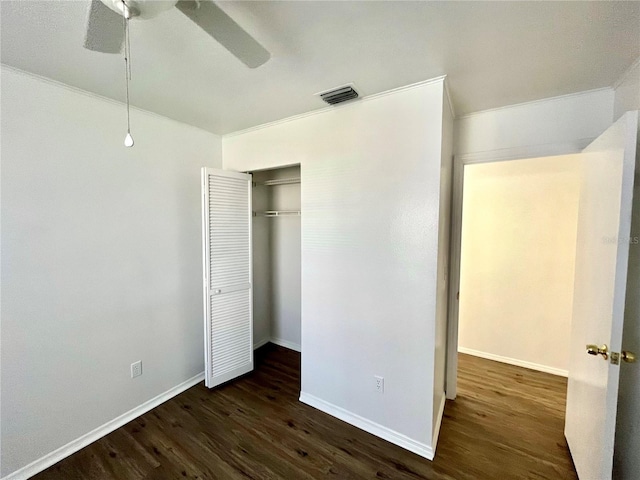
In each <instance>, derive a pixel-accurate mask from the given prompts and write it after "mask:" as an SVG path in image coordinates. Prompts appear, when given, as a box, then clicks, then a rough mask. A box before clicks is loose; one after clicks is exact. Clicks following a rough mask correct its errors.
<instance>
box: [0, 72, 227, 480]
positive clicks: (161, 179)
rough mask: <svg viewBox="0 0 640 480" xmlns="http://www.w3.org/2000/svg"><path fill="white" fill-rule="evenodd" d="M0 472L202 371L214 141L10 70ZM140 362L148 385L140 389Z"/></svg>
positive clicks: (216, 156)
mask: <svg viewBox="0 0 640 480" xmlns="http://www.w3.org/2000/svg"><path fill="white" fill-rule="evenodd" d="M1 78H2V104H1V109H2V126H1V133H2V150H1V154H2V183H1V186H2V190H1V191H2V210H1V214H2V311H1V314H2V345H1V347H2V354H1V360H2V373H1V375H2V376H1V386H2V406H1V418H2V431H1V436H2V471H1V473H0V475H2V476H6V475H8V474H10V473H11V472H14V471H15V470H17V469H20V468H21V467H24V466H25V465H27V464H29V463H30V462H33V461H35V460H37V459H39V458H40V457H42V456H43V455H46V454H48V453H50V452H52V451H53V450H55V449H57V448H59V447H61V446H63V445H65V444H67V443H68V442H71V441H73V440H74V439H77V438H78V437H80V436H82V435H83V434H86V433H87V432H89V431H90V430H92V429H94V428H97V427H100V426H101V425H103V424H105V423H106V422H108V421H110V420H112V419H114V418H115V417H117V416H119V415H121V414H123V413H125V412H127V411H129V410H131V409H133V408H135V407H137V406H139V405H141V404H142V403H143V402H145V401H147V400H150V399H152V398H153V397H155V396H157V395H159V394H161V393H163V392H165V391H167V390H169V389H171V388H172V387H175V386H176V385H179V384H181V383H182V382H185V381H187V380H189V379H193V378H194V377H195V378H196V379H197V376H198V375H199V374H201V372H202V371H203V340H202V286H201V281H202V280H201V279H202V273H201V251H202V250H201V240H200V239H201V233H200V230H201V229H200V203H201V202H200V171H199V169H200V167H201V166H204V165H206V166H210V167H219V166H220V164H221V143H220V139H219V137H218V136H216V135H213V134H210V133H207V132H204V131H202V130H198V129H196V128H193V127H190V126H186V125H183V124H180V123H177V122H174V121H172V120H168V119H166V118H163V117H159V116H157V115H153V114H149V113H145V112H141V111H138V110H133V111H132V132H133V134H134V137H135V140H136V146H135V147H134V148H132V149H126V148H125V147H123V146H122V141H123V137H124V133H125V126H126V123H125V121H126V117H125V109H124V106H123V105H120V104H116V103H114V102H111V101H107V100H104V99H101V98H98V97H95V96H91V95H89V94H85V93H81V92H79V91H76V90H72V89H70V88H67V87H63V86H60V85H57V84H52V83H51V82H48V81H43V80H41V79H37V78H35V77H31V76H28V75H26V74H23V73H18V72H16V71H13V70H11V69H9V68H6V67H4V66H3V67H2V73H1ZM136 360H142V363H143V375H142V376H141V377H138V378H136V379H131V378H130V364H131V363H132V362H134V361H136Z"/></svg>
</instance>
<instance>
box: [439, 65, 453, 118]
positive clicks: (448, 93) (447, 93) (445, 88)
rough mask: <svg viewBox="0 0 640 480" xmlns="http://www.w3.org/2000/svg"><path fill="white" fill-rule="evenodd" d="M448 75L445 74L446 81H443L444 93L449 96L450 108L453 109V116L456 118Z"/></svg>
mask: <svg viewBox="0 0 640 480" xmlns="http://www.w3.org/2000/svg"><path fill="white" fill-rule="evenodd" d="M447 78H448V77H447V76H446V75H445V76H444V81H443V82H442V83H443V85H444V93H445V97H446V98H447V103H448V104H449V110H450V111H451V118H452V119H454V120H455V119H456V111H455V109H454V108H453V101H452V100H451V92H450V91H449V82H448V81H447Z"/></svg>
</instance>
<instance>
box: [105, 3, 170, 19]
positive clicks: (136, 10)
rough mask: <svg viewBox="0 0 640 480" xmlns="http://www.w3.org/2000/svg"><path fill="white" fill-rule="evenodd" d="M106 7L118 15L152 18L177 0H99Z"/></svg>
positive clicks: (168, 8)
mask: <svg viewBox="0 0 640 480" xmlns="http://www.w3.org/2000/svg"><path fill="white" fill-rule="evenodd" d="M101 1H102V3H104V4H105V5H106V6H107V7H109V8H110V9H111V10H113V11H114V12H116V13H117V14H118V15H125V12H126V13H127V14H126V16H127V18H131V17H139V18H142V19H147V18H153V17H156V16H158V15H159V14H161V13H162V12H165V11H167V10H170V9H172V8H173V7H175V5H176V3H178V0H124V1H123V0H101Z"/></svg>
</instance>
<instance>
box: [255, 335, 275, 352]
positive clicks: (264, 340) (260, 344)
mask: <svg viewBox="0 0 640 480" xmlns="http://www.w3.org/2000/svg"><path fill="white" fill-rule="evenodd" d="M270 341H271V339H270V338H269V337H267V338H263V339H262V340H260V341H259V342H256V343H254V344H253V349H254V350H257V349H259V348H260V347H262V346H264V345H266V344H267V343H269V342H270Z"/></svg>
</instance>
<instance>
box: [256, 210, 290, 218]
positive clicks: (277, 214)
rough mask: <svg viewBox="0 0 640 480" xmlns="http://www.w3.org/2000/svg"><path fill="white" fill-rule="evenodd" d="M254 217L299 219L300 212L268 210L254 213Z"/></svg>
mask: <svg viewBox="0 0 640 480" xmlns="http://www.w3.org/2000/svg"><path fill="white" fill-rule="evenodd" d="M253 216H254V217H299V216H300V210H266V211H264V212H253Z"/></svg>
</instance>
